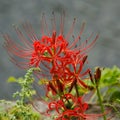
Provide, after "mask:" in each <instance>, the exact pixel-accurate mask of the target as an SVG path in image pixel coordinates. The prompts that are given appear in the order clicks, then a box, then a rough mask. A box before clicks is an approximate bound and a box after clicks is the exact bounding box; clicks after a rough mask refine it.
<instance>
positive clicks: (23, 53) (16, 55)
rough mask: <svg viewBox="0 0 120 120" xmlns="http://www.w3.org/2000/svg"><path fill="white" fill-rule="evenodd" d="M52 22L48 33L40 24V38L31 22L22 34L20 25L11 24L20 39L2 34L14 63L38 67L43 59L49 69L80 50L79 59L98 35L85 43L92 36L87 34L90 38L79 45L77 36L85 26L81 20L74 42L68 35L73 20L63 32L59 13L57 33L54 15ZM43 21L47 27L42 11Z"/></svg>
mask: <svg viewBox="0 0 120 120" xmlns="http://www.w3.org/2000/svg"><path fill="white" fill-rule="evenodd" d="M52 22H53V31H51V32H49V34H48V35H45V33H44V31H45V30H44V28H43V27H42V37H41V38H38V37H37V35H36V34H35V33H34V30H33V28H32V26H31V24H30V23H26V24H24V25H23V28H24V30H25V32H26V34H27V36H26V35H24V34H23V32H22V31H21V30H20V29H19V28H17V27H14V28H15V31H16V33H17V35H18V38H19V40H20V42H19V43H16V42H15V41H14V40H13V39H12V38H11V37H10V36H9V35H8V34H4V35H3V37H4V39H5V48H6V50H7V51H8V53H9V55H10V58H11V60H12V61H13V62H14V63H15V64H16V65H18V66H19V67H22V68H29V67H33V66H35V67H41V63H42V64H43V63H44V65H46V64H47V68H49V69H50V71H51V73H52V72H53V71H56V69H58V68H59V67H60V66H61V65H62V61H66V62H70V61H71V60H72V59H69V57H70V56H71V55H72V54H74V55H76V54H79V56H80V57H81V58H80V59H82V57H83V56H84V55H85V54H86V51H88V50H89V49H90V48H91V47H92V46H93V44H94V43H95V41H96V39H97V38H98V36H96V38H95V39H94V40H93V42H91V43H90V44H88V45H87V42H88V41H89V40H90V38H91V36H90V38H88V39H87V40H86V41H85V42H84V43H83V44H81V45H80V46H78V45H77V42H78V41H79V40H80V38H81V35H82V33H83V30H84V24H83V25H82V28H81V30H80V33H79V34H78V36H77V37H76V38H74V42H73V43H69V39H70V36H71V34H72V32H73V28H74V25H75V20H74V22H73V24H72V27H71V28H70V31H69V32H68V34H67V35H66V36H64V35H63V26H64V15H63V16H61V21H60V33H59V34H57V33H56V28H55V27H54V26H55V23H56V22H55V16H54V17H53V21H52ZM42 23H43V24H42V26H46V27H45V28H46V30H48V28H47V23H46V19H45V16H44V15H43V19H42ZM50 33H52V34H50ZM76 45H77V47H75V46H76ZM45 67H46V66H45ZM61 67H62V66H61Z"/></svg>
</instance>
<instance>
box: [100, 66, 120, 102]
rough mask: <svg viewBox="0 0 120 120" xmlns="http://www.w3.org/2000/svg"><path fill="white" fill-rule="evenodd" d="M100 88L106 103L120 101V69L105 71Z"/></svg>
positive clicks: (114, 68) (106, 69)
mask: <svg viewBox="0 0 120 120" xmlns="http://www.w3.org/2000/svg"><path fill="white" fill-rule="evenodd" d="M100 88H101V91H103V99H104V100H105V101H108V102H114V101H116V99H120V69H119V68H118V67H116V66H114V67H113V68H111V69H110V68H105V69H103V71H102V75H101V79H100Z"/></svg>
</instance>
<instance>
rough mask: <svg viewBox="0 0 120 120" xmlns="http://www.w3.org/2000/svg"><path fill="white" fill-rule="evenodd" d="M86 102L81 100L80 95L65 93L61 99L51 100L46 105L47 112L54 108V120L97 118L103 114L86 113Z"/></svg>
mask: <svg viewBox="0 0 120 120" xmlns="http://www.w3.org/2000/svg"><path fill="white" fill-rule="evenodd" d="M87 109H88V104H87V103H85V102H84V101H83V98H82V96H80V97H75V96H73V95H72V94H65V95H64V96H63V97H62V99H60V100H57V101H52V102H50V103H49V105H48V110H47V113H48V114H49V112H51V111H52V110H55V114H58V115H57V118H55V120H72V119H76V120H92V119H93V118H94V120H97V119H98V118H99V117H101V116H103V114H87V113H86V111H87Z"/></svg>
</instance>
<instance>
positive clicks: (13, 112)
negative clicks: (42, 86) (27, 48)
mask: <svg viewBox="0 0 120 120" xmlns="http://www.w3.org/2000/svg"><path fill="white" fill-rule="evenodd" d="M36 70H40V69H39V68H31V69H29V70H28V71H27V73H26V74H25V77H24V78H18V79H16V78H14V77H10V78H9V79H8V81H9V82H16V83H18V84H19V85H20V86H21V90H20V91H17V92H16V93H14V94H13V97H19V98H18V100H17V101H16V104H15V105H14V106H12V107H10V108H9V109H7V110H1V112H0V120H40V114H39V113H37V112H35V111H34V110H33V108H32V106H31V105H27V104H25V101H26V100H31V98H32V96H33V95H34V94H35V90H33V88H32V83H33V81H34V78H33V75H32V73H33V71H36ZM2 103H7V102H6V101H2Z"/></svg>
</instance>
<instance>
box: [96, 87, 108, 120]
mask: <svg viewBox="0 0 120 120" xmlns="http://www.w3.org/2000/svg"><path fill="white" fill-rule="evenodd" d="M96 89H97V96H98V100H99V103H100V107H101V111H102V113H103V119H104V120H106V115H105V112H104V106H103V102H102V99H101V95H100V91H99V88H98V86H96Z"/></svg>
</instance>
